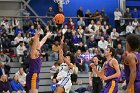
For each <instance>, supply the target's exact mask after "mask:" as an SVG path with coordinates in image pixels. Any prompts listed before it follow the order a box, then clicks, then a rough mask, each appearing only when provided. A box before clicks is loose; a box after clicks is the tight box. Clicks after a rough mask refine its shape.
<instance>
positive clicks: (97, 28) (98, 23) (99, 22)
mask: <svg viewBox="0 0 140 93" xmlns="http://www.w3.org/2000/svg"><path fill="white" fill-rule="evenodd" d="M100 27H101V21H97V22H96V24H95V25H94V28H95V32H96V31H98V30H99V29H100Z"/></svg>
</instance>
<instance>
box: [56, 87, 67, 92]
mask: <svg viewBox="0 0 140 93" xmlns="http://www.w3.org/2000/svg"><path fill="white" fill-rule="evenodd" d="M54 93H65V90H64V88H62V87H61V86H58V87H57V89H56V91H55V92H54Z"/></svg>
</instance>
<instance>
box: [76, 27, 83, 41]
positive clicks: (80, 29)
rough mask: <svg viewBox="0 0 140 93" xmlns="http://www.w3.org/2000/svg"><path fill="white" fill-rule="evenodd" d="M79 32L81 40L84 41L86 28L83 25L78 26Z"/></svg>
mask: <svg viewBox="0 0 140 93" xmlns="http://www.w3.org/2000/svg"><path fill="white" fill-rule="evenodd" d="M77 33H78V37H79V39H80V41H81V42H83V35H84V29H83V28H82V26H78V29H77Z"/></svg>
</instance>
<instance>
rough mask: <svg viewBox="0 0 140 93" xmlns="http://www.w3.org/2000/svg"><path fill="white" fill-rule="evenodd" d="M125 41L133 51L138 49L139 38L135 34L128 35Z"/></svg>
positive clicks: (139, 45) (139, 44)
mask: <svg viewBox="0 0 140 93" xmlns="http://www.w3.org/2000/svg"><path fill="white" fill-rule="evenodd" d="M126 41H127V43H128V44H129V46H130V48H131V50H133V51H134V50H136V49H138V48H139V47H140V38H139V37H138V36H137V35H135V34H130V35H128V36H127V38H126Z"/></svg>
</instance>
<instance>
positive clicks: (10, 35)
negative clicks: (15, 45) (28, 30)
mask: <svg viewBox="0 0 140 93" xmlns="http://www.w3.org/2000/svg"><path fill="white" fill-rule="evenodd" d="M7 35H8V37H9V39H10V40H11V41H13V40H14V37H15V31H14V29H13V27H12V26H11V25H10V26H9V29H8V33H7Z"/></svg>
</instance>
